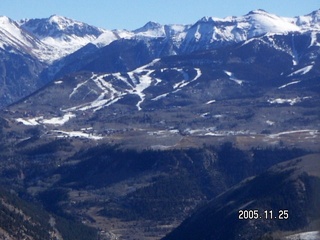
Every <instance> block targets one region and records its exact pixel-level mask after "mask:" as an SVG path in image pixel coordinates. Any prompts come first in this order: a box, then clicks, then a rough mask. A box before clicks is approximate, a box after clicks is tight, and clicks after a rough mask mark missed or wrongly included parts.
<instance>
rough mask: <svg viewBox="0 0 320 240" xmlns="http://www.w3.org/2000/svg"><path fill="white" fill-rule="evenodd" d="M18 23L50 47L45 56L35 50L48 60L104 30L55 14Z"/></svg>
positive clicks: (82, 43)
mask: <svg viewBox="0 0 320 240" xmlns="http://www.w3.org/2000/svg"><path fill="white" fill-rule="evenodd" d="M19 24H20V27H21V28H22V29H24V30H25V31H28V32H29V33H31V34H32V35H34V36H36V37H37V39H39V40H40V41H41V42H43V43H44V44H46V45H47V46H48V47H49V48H50V49H51V52H50V53H49V56H48V53H46V54H44V55H46V56H47V57H45V56H43V55H42V54H41V52H37V54H38V55H39V56H40V58H41V59H44V60H46V61H49V62H52V61H54V60H56V59H59V58H61V57H64V56H66V55H68V54H70V53H73V52H74V51H76V50H78V49H79V48H81V47H83V46H85V45H86V44H88V43H90V42H92V41H94V40H95V39H96V38H97V37H99V36H100V35H101V34H102V33H103V32H105V31H104V30H103V29H100V28H97V27H93V26H90V25H88V24H85V23H82V22H78V21H75V20H71V19H68V18H66V17H61V16H57V15H52V16H51V17H49V18H45V19H30V20H23V21H20V22H19ZM115 39H116V38H115Z"/></svg>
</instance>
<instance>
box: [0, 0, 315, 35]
mask: <svg viewBox="0 0 320 240" xmlns="http://www.w3.org/2000/svg"><path fill="white" fill-rule="evenodd" d="M259 8H260V9H264V10H266V11H268V12H271V13H274V14H277V15H279V16H286V17H293V16H298V15H305V14H308V13H310V12H312V11H314V10H317V9H319V8H320V1H319V0H197V1H194V0H170V1H169V0H1V2H0V15H4V16H8V17H10V18H12V19H14V20H20V19H23V18H45V17H49V16H50V15H53V14H57V15H62V16H65V17H69V18H72V19H75V20H79V21H82V22H86V23H89V24H92V25H95V26H98V27H102V28H106V29H128V30H133V29H136V28H139V27H141V26H143V25H144V24H145V23H146V22H148V21H150V20H151V21H155V22H159V23H161V24H169V23H182V24H187V23H194V22H196V21H197V20H199V19H200V18H202V17H204V16H214V17H226V16H240V15H244V14H246V13H248V12H249V11H250V10H255V9H259Z"/></svg>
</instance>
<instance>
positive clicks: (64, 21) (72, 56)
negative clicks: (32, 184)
mask: <svg viewBox="0 0 320 240" xmlns="http://www.w3.org/2000/svg"><path fill="white" fill-rule="evenodd" d="M319 15H320V10H317V11H314V12H312V13H310V14H308V15H305V16H300V17H294V18H287V17H279V16H276V15H274V14H271V13H267V12H265V11H263V10H255V11H251V12H249V13H248V14H246V15H244V16H240V17H226V18H223V19H220V18H214V17H204V18H202V19H200V20H199V21H198V22H196V23H195V24H193V25H179V24H171V25H161V24H159V23H155V22H148V23H147V24H146V25H145V26H143V27H141V28H138V29H136V30H134V31H127V30H112V31H110V30H104V29H101V28H97V27H94V26H90V25H88V24H85V23H81V22H78V21H75V20H71V19H68V18H66V17H61V16H56V15H53V16H51V17H49V18H44V19H30V20H22V21H20V22H16V21H13V20H11V19H9V18H7V17H1V18H0V48H1V49H2V51H3V55H6V56H9V57H10V59H11V58H13V57H15V58H17V57H18V58H20V59H21V60H20V62H21V66H24V64H23V62H24V61H25V60H22V59H25V58H26V57H27V58H28V59H29V60H30V59H32V61H33V62H34V63H33V65H36V66H40V67H39V68H37V69H36V68H34V67H31V65H30V64H28V66H29V67H28V68H27V69H26V68H24V70H22V69H23V68H21V70H19V71H21V72H22V73H23V72H25V73H26V75H25V77H24V78H21V77H19V75H16V74H14V73H12V74H11V73H10V71H11V70H10V69H9V68H8V69H7V70H6V71H4V74H5V75H3V76H4V78H5V77H6V76H7V80H6V81H8V80H9V81H11V80H10V79H12V81H11V82H12V83H13V82H15V83H17V82H19V81H24V82H25V81H26V79H28V81H29V82H28V83H25V84H24V83H22V84H21V86H23V88H22V89H23V91H21V94H20V95H19V97H18V98H16V97H12V96H11V97H9V98H10V99H11V100H10V101H4V102H6V104H7V103H8V102H12V101H15V100H17V99H19V98H20V97H22V96H25V94H28V93H31V92H32V91H34V90H35V89H36V88H37V87H40V86H43V85H44V84H45V83H47V82H48V81H51V80H54V78H55V77H62V76H63V75H65V74H68V73H72V72H75V71H84V70H85V71H94V72H95V71H98V72H124V71H132V70H134V69H135V68H137V67H139V66H142V65H144V64H147V63H148V62H150V61H152V60H154V59H156V58H162V57H165V56H171V55H180V54H193V53H194V52H196V51H206V50H213V49H219V48H221V47H226V46H230V45H234V44H237V43H243V44H248V43H250V41H252V40H254V39H259V41H260V43H263V44H266V45H268V46H269V47H271V48H275V49H277V50H278V51H282V52H286V53H288V54H289V55H290V56H291V57H292V63H293V65H294V66H297V65H298V63H299V58H301V56H302V55H301V54H300V55H299V51H300V48H301V47H302V48H304V46H305V45H307V46H308V47H311V46H315V47H319V46H320V36H319V29H320V23H319ZM293 33H294V35H292V34H293ZM275 36H286V37H287V39H286V40H283V41H284V42H283V41H282V42H279V41H274V39H276V38H277V37H275ZM293 36H301V38H304V39H305V40H304V41H305V42H304V45H301V46H300V45H299V44H297V41H300V40H298V39H299V37H293ZM303 36H306V37H303ZM295 39H297V41H296V42H295V41H293V40H295ZM288 43H290V44H288ZM13 53H14V55H13ZM312 54H316V53H312ZM314 56H315V55H314ZM310 57H312V56H310ZM5 59H7V58H5V57H4V58H3V60H2V61H7V60H5ZM79 59H81V61H79ZM53 63H54V64H53ZM310 64H311V63H310ZM7 65H8V64H3V66H7ZM17 66H19V64H17ZM302 67H306V66H301V68H302ZM16 68H17V67H16ZM16 68H15V70H14V71H16ZM43 71H44V72H43ZM30 75H31V76H32V77H26V76H30ZM9 76H10V77H9ZM30 79H31V80H30ZM32 79H33V80H32ZM30 81H31V82H30ZM3 82H4V81H3ZM3 84H4V83H3ZM6 86H7V85H6ZM28 86H30V87H28ZM10 88H11V87H10ZM8 91H9V90H8ZM12 92H16V90H12ZM22 92H23V93H22ZM6 94H9V96H10V91H9V93H6ZM6 98H8V97H6Z"/></svg>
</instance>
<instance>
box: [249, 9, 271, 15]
mask: <svg viewBox="0 0 320 240" xmlns="http://www.w3.org/2000/svg"><path fill="white" fill-rule="evenodd" d="M250 14H269V13H268V12H267V11H265V10H263V9H256V10H252V11H250V12H249V13H248V14H247V15H250Z"/></svg>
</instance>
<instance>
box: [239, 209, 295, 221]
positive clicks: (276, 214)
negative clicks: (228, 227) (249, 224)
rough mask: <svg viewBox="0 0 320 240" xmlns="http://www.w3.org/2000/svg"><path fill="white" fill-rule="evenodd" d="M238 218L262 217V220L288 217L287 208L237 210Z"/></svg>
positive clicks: (285, 218)
mask: <svg viewBox="0 0 320 240" xmlns="http://www.w3.org/2000/svg"><path fill="white" fill-rule="evenodd" d="M238 219H239V220H252V219H264V220H287V219H289V210H286V209H285V210H278V211H273V210H264V211H259V210H258V209H254V210H247V209H246V210H239V211H238Z"/></svg>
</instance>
